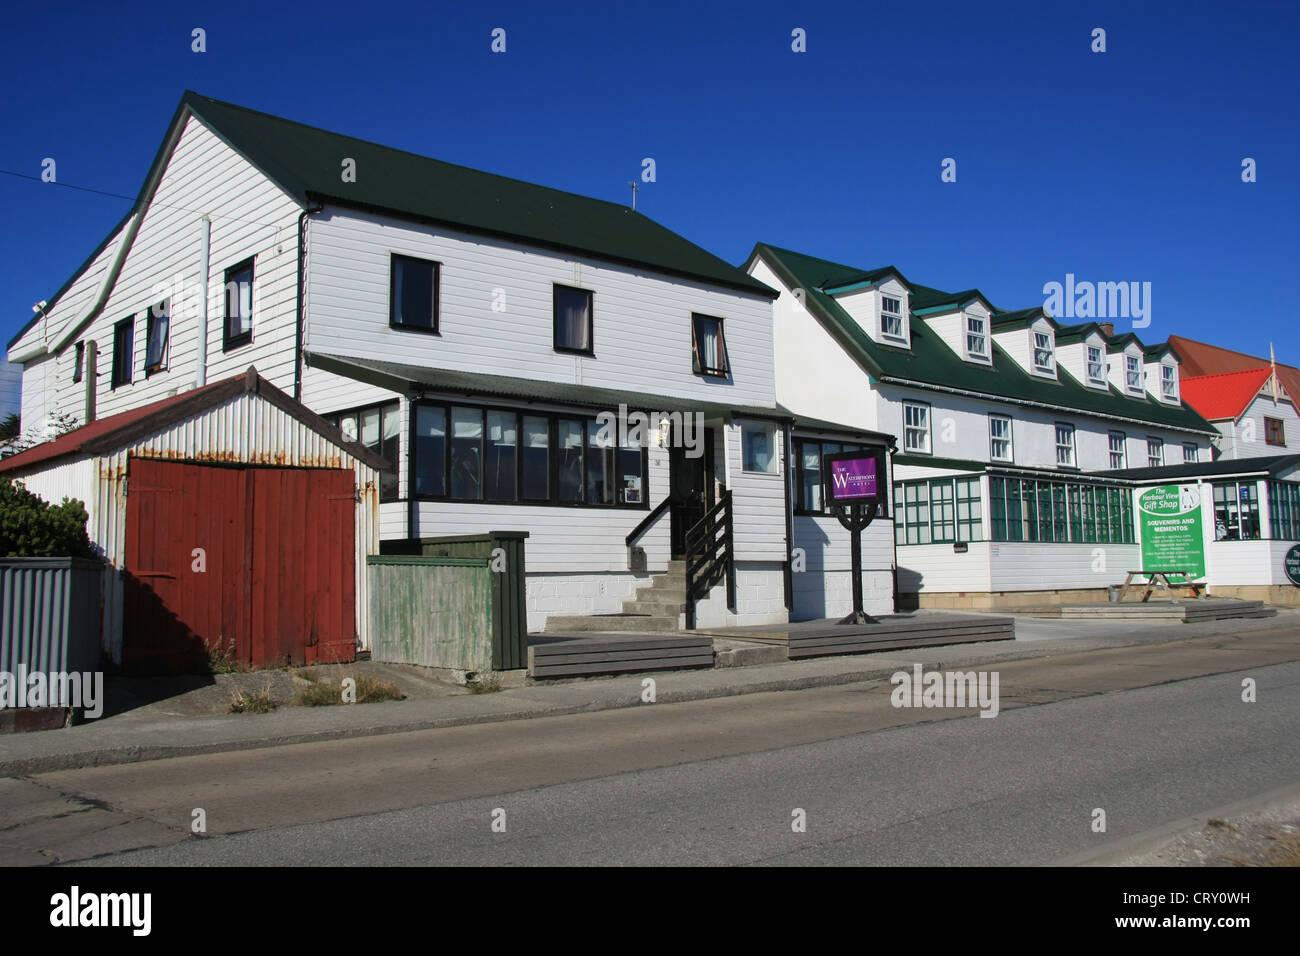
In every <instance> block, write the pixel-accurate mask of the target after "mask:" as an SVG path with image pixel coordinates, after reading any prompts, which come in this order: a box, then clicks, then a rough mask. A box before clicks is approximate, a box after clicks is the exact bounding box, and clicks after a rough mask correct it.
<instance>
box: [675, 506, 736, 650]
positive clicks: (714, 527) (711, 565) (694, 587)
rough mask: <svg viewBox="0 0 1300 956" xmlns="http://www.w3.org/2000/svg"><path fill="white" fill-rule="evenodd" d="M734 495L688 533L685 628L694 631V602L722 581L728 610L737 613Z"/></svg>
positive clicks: (709, 511)
mask: <svg viewBox="0 0 1300 956" xmlns="http://www.w3.org/2000/svg"><path fill="white" fill-rule="evenodd" d="M731 515H732V508H731V492H730V490H728V491H724V492H723V493H722V497H721V498H719V499H718V503H717V504H716V505H714V506H713V507H712V508H710V509H709V510H708V512H706V513H705V515H704V517H703V518H701V519H700V520H699V521H697V522H695V524H693V525H692V526H691V527H690V528H689V529H688V530H687V532H686V627H687V629H688V630H694V629H695V602H696V601H698V600H699V599H700V598H702V597H704V596H706V595H707V594H708V593H709V590H710V589H711V588H713V587H714V586H715V585H716V584H717V583H718V582H719V581H721V580H722V579H723V578H725V579H726V582H727V608H728V610H730V611H732V612H733V613H734V612H735V610H736V561H735V543H734V540H733V537H732V527H731Z"/></svg>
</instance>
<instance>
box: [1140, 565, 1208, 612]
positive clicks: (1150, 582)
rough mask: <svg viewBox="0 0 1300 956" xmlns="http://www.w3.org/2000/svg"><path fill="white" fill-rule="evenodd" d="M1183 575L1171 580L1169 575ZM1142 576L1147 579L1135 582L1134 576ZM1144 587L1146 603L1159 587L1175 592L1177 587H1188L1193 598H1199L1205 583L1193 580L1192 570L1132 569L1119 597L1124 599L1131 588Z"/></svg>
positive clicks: (1143, 601)
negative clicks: (1177, 579) (1178, 579)
mask: <svg viewBox="0 0 1300 956" xmlns="http://www.w3.org/2000/svg"><path fill="white" fill-rule="evenodd" d="M1171 574H1172V575H1174V576H1175V577H1181V578H1182V579H1183V580H1181V581H1170V580H1169V575H1171ZM1136 576H1141V577H1143V578H1146V580H1145V581H1138V582H1136V583H1134V581H1133V578H1134V577H1136ZM1131 587H1132V588H1142V589H1143V591H1142V603H1144V604H1145V603H1146V602H1147V601H1148V600H1149V599H1150V598H1151V592H1152V591H1155V590H1156V589H1157V588H1159V589H1162V590H1165V591H1169V592H1173V591H1174V589H1175V588H1186V589H1187V590H1188V591H1190V592H1191V594H1190V595H1189V596H1190V597H1192V598H1196V599H1199V598H1201V597H1202V596H1203V592H1204V591H1205V585H1204V584H1203V583H1201V582H1197V581H1193V580H1191V572H1190V571H1175V570H1173V569H1169V568H1166V569H1165V570H1163V571H1130V572H1128V577H1126V578H1125V579H1124V586H1123V587H1122V588H1120V590H1119V599H1120V601H1123V600H1124V598H1125V597H1127V596H1128V592H1129V588H1131Z"/></svg>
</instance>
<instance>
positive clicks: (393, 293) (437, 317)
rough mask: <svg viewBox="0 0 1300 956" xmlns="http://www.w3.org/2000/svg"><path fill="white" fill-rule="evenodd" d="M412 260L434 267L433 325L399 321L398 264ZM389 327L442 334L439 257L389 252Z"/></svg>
mask: <svg viewBox="0 0 1300 956" xmlns="http://www.w3.org/2000/svg"><path fill="white" fill-rule="evenodd" d="M398 262H410V263H414V264H416V265H420V266H432V267H433V326H432V328H430V327H428V326H424V325H415V324H412V323H410V322H399V321H398V316H397V264H398ZM388 327H389V328H390V329H396V330H398V331H399V332H419V333H422V334H424V335H441V334H442V332H441V328H442V263H441V262H440V261H438V260H437V259H421V258H420V257H419V256H408V255H406V254H405V253H402V252H393V253H389V258H388Z"/></svg>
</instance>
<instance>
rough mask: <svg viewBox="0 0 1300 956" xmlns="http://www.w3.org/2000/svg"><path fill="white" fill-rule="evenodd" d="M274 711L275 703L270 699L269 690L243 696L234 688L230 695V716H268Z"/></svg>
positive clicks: (268, 688)
mask: <svg viewBox="0 0 1300 956" xmlns="http://www.w3.org/2000/svg"><path fill="white" fill-rule="evenodd" d="M273 710H275V701H274V700H272V699H271V688H270V687H269V686H268V687H267V688H266V689H265V690H257V691H253V692H252V693H248V694H245V693H244V692H243V691H242V690H240V689H239V688H238V687H236V688H235V689H234V690H233V691H232V692H231V695H230V712H231V713H232V714H269V713H270V712H271V711H273Z"/></svg>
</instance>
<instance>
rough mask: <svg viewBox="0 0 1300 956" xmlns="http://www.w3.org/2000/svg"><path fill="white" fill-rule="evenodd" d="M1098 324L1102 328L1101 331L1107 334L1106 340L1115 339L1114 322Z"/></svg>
mask: <svg viewBox="0 0 1300 956" xmlns="http://www.w3.org/2000/svg"><path fill="white" fill-rule="evenodd" d="M1097 324H1098V325H1100V326H1101V331H1102V332H1103V333H1104V334H1105V336H1106V338H1108V339H1110V338H1114V337H1115V323H1114V322H1098V323H1097Z"/></svg>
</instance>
